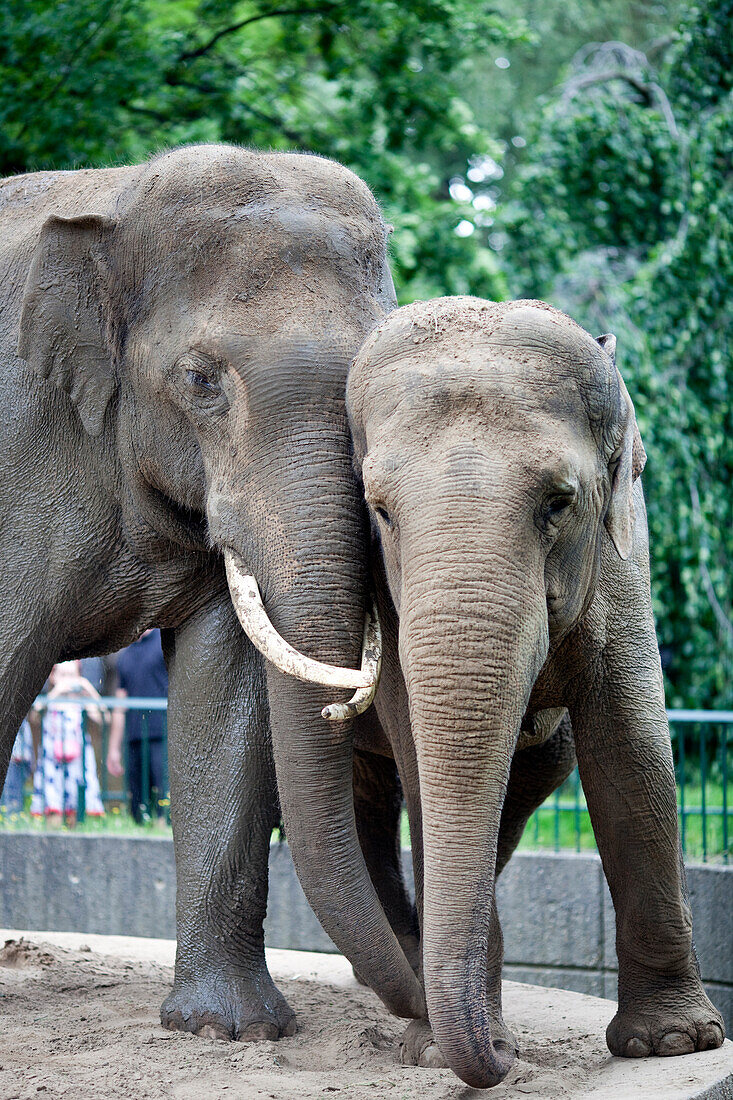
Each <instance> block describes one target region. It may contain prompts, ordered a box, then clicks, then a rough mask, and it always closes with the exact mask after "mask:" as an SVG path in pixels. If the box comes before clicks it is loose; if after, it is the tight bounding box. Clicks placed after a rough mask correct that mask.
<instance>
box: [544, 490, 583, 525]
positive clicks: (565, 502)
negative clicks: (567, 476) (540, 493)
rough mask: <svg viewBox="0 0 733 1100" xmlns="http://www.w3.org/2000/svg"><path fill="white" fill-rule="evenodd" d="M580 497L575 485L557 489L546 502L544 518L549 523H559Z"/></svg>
mask: <svg viewBox="0 0 733 1100" xmlns="http://www.w3.org/2000/svg"><path fill="white" fill-rule="evenodd" d="M577 497H578V491H577V489H576V488H575V486H574V485H564V486H563V487H562V488H558V489H556V490H555V491H554V492H553V493H551V494H550V495H549V496H548V497H547V499H546V500H545V505H544V517H545V521H546V522H547V523H558V522H559V521H560V520H561V519H562V518H563V514H564V513H565V512H567V511H568V509H569V508H571V507H572V506H573V504H574V503H575V501H576V500H577Z"/></svg>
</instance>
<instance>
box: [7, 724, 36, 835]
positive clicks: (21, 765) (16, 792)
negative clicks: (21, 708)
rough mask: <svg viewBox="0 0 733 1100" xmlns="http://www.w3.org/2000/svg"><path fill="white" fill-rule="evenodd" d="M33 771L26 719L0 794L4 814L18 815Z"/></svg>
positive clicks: (30, 737)
mask: <svg viewBox="0 0 733 1100" xmlns="http://www.w3.org/2000/svg"><path fill="white" fill-rule="evenodd" d="M32 769H33V735H32V733H31V727H30V724H29V722H28V719H27V718H24V719H23V722H22V724H21V727H20V729H19V730H18V736H17V737H16V738H15V741H14V743H13V750H12V753H11V756H10V764H9V765H8V774H7V776H6V777H5V786H4V787H3V791H2V794H0V809H2V810H4V811H5V812H6V813H20V811H21V810H22V809H23V804H24V801H25V785H26V782H27V780H28V779H29V777H30V774H31V771H32Z"/></svg>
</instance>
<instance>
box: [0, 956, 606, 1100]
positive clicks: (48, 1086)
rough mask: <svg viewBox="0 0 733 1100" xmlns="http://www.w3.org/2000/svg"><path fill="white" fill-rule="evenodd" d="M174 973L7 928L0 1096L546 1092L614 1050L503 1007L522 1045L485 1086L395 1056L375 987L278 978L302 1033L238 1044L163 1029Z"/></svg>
mask: <svg viewBox="0 0 733 1100" xmlns="http://www.w3.org/2000/svg"><path fill="white" fill-rule="evenodd" d="M172 980H173V971H172V968H171V967H168V966H162V965H159V964H157V963H154V962H148V961H130V960H127V959H124V958H116V957H114V956H109V955H99V954H96V953H94V952H92V951H90V950H89V949H88V948H87V949H86V950H85V949H84V948H83V947H82V948H81V949H80V950H68V949H66V948H62V947H57V946H54V945H50V944H35V943H32V942H28V941H27V940H10V941H8V942H7V943H6V945H5V947H4V949H3V950H2V951H0V1006H2V1030H1V1031H0V1100H13V1098H18V1100H29V1098H30V1097H33V1098H34V1100H39V1098H40V1097H44V1098H48V1100H53V1098H55V1097H61V1096H65V1097H68V1098H69V1100H72V1098H73V1100H87V1098H92V1097H94V1098H97V1097H99V1098H104V1100H118V1098H119V1100H123V1098H124V1100H131V1098H132V1100H160V1098H161V1097H171V1098H176V1100H178V1098H181V1100H215V1098H216V1100H219V1098H221V1100H224V1098H226V1097H246V1098H248V1100H249V1098H250V1097H251V1098H253V1100H254V1098H257V1100H259V1098H262V1100H291V1098H293V1100H295V1098H298V1100H300V1098H304V1100H310V1098H315V1097H318V1098H320V1100H330V1098H334V1100H338V1097H339V1095H343V1096H344V1100H347V1098H348V1100H381V1097H386V1098H388V1100H413V1098H414V1100H417V1098H419V1100H459V1098H460V1100H466V1098H467V1097H479V1096H491V1097H492V1100H493V1098H494V1097H497V1098H498V1097H506V1096H520V1095H526V1094H534V1095H537V1096H542V1097H544V1098H547V1100H552V1098H555V1097H558V1098H559V1097H566V1096H571V1095H573V1092H574V1091H575V1090H576V1089H578V1086H579V1085H580V1084H581V1082H582V1080H583V1076H584V1073H585V1072H586V1071H587V1067H588V1056H589V1054H591V1055H592V1058H593V1060H594V1061H598V1060H603V1059H604V1058H606V1057H607V1051H606V1050H605V1045H604V1043H603V1035H602V1033H600V1034H598V1035H597V1036H595V1035H594V1036H592V1037H590V1036H589V1035H588V1034H587V1032H586V1034H585V1035H579V1034H577V1033H572V1034H569V1035H568V1036H567V1037H566V1038H562V1039H558V1038H557V1036H556V1035H555V1037H547V1038H542V1039H539V1040H538V1038H537V1036H536V1035H532V1036H530V1035H528V1034H527V1033H526V1031H523V1028H522V1025H521V1023H520V1022H519V1021H518V1020H517V1019H516V1018H514V1017H513V1014H511V1013H510V1012H507V1022H508V1023H509V1025H510V1026H511V1027H512V1028H513V1030H514V1033H515V1035H516V1036H517V1039H518V1041H519V1045H520V1048H521V1050H522V1054H521V1056H520V1059H519V1060H518V1062H517V1063H516V1065H515V1067H514V1068H513V1070H512V1071H511V1073H510V1075H509V1077H508V1078H507V1080H506V1082H504V1083H503V1084H502V1085H500V1086H498V1087H497V1088H495V1089H493V1090H491V1092H490V1093H486V1092H478V1091H475V1090H473V1089H468V1088H466V1087H465V1086H464V1085H462V1084H461V1082H460V1081H459V1080H458V1079H457V1078H456V1077H455V1076H454V1075H453V1074H452V1073H451V1072H450V1070H429V1069H415V1068H408V1067H405V1066H402V1065H400V1064H399V1041H400V1035H401V1033H402V1031H403V1029H404V1021H402V1020H399V1019H397V1018H395V1017H394V1016H391V1015H390V1014H389V1013H388V1012H387V1010H386V1009H385V1008H384V1007H383V1006H382V1005H381V1003H380V1001H379V1000H378V999H377V997H376V996H375V995H374V994H373V993H372V992H371V991H369V990H367V989H363V988H361V987H356V986H354V988H347V989H344V988H336V987H334V986H330V985H327V984H325V983H322V982H318V981H309V980H305V979H302V978H299V979H297V980H289V981H288V980H282V979H279V980H278V985H279V986H280V988H281V989H282V991H283V993H284V994H285V996H286V997H287V998H288V1000H289V1001H290V1003H291V1005H292V1006H293V1008H294V1009H295V1010H296V1012H297V1015H298V1025H299V1029H298V1033H297V1035H296V1036H295V1037H294V1038H292V1039H283V1040H281V1041H280V1042H278V1043H272V1042H263V1043H252V1044H242V1043H227V1042H220V1041H216V1040H213V1039H199V1038H196V1037H195V1036H192V1035H187V1034H182V1033H180V1032H170V1031H164V1030H163V1029H162V1028H161V1027H160V1024H159V1021H158V1007H159V1005H160V1003H161V1001H162V1000H163V998H164V997H165V995H166V993H167V992H168V990H169V988H170V986H171V983H172ZM514 988H515V989H517V990H520V989H522V988H526V987H519V986H515V987H514ZM596 1048H597V1049H596ZM578 1091H582V1088H581V1089H579V1090H578Z"/></svg>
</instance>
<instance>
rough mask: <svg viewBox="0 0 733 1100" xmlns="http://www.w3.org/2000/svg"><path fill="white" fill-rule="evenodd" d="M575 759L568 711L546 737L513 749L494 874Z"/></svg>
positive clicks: (504, 863) (505, 863)
mask: <svg viewBox="0 0 733 1100" xmlns="http://www.w3.org/2000/svg"><path fill="white" fill-rule="evenodd" d="M576 763H577V761H576V757H575V742H574V740H573V731H572V727H571V725H570V718H569V717H568V715H567V714H565V716H564V717H563V718H562V719H561V720H560V725H559V726H558V727H557V729H556V730H555V732H554V733H553V735H552V737H548V739H547V741H545V742H543V743H542V744H541V745H535V746H533V747H532V748H528V749H519V750H518V751H517V752H515V754H514V759H513V760H512V766H511V771H510V773H509V783H508V786H507V792H506V798H505V799H504V808H503V810H502V813H501V823H500V825H499V842H498V848H497V855H496V873H497V875H498V874H499V873H500V872H501V871H502V870H503V869H504V867H506V865H507V863H508V861H509V858H510V856H511V855H512V853H513V852H514V850H515V848H516V847H517V845H518V844H519V841H520V840H521V838H522V833H523V832H524V828H525V826H526V824H527V822H528V821H529V819H530V817H531V816H532V814H533V813H534V812H535V810H536V809H537V808H538V807H539V806H541V805H542V803H543V802H544V801H545V799H546V798H549V796H550V795H551V794H552V792H553V791H556V790H557V788H558V787H559V786H560V785H561V783H564V782H565V780H566V779H567V777H568V776H569V775H570V773H571V772H572V770H573V768H574V767H575V765H576Z"/></svg>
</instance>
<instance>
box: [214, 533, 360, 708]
mask: <svg viewBox="0 0 733 1100" xmlns="http://www.w3.org/2000/svg"><path fill="white" fill-rule="evenodd" d="M224 565H225V567H226V574H227V582H228V584H229V591H230V593H231V597H232V602H233V604H234V610H235V611H236V613H237V618H238V619H239V622H240V624H241V626H242V629H243V630H244V632H245V634H246V635H247V637H248V638H249V640H250V641H251V642H252V645H253V646H254V647H255V649H257V650H259V652H260V653H261V654H262V655H263V656H264V657H265V658H267V660H268V661H270V663H271V664H273V665H274V666H275V668H277V669H279V671H280V672H284V673H285V674H286V675H287V676H294V677H295V678H296V679H297V680H302V681H303V682H304V683H306V684H319V685H321V686H322V687H330V688H337V689H345V690H349V691H353V692H354V694H353V695H352V697H351V699H349V700H348V702H346V703H331V704H329V706H327V707H324V708H323V710H322V711H321V713H322V715H323V717H324V718H325V719H327V720H328V721H330V722H339V721H343V720H344V719H346V718H353V717H355V716H356V715H357V714H362V713H363V712H364V711H365V710H366V709H367V708H368V707H369V706H370V705H371V703H372V702H373V700H374V696H375V695H376V692H377V687H378V685H379V676H380V672H381V666H382V631H381V627H380V623H379V615H378V613H377V608H376V604H375V603H374V602H372V606H371V608H370V609H369V610H368V611H367V613H366V615H365V616H364V636H363V641H362V651H361V668H360V669H350V668H338V667H337V666H336V665H329V664H324V663H323V662H322V661H316V660H314V659H313V658H312V657H307V656H306V655H305V654H304V653H301V652H300V651H299V650H297V649H295V647H294V646H292V645H290V643H289V642H286V641H285V639H284V638H283V637H282V636H281V635H280V634H279V633H278V632H277V630H276V629H275V627H274V626H273V625H272V623H271V621H270V618H269V616H268V614H267V611H266V610H265V605H264V604H263V602H262V597H261V595H260V590H259V587H258V585H257V581H256V579H255V577H253V576H252V574H251V573H248V572H247V568H246V565H245V563H244V561H243V559H242V558H241V557H240V555H239V554H237V552H236V551H235V550H232V549H230V548H229V547H226V548H225V549H224Z"/></svg>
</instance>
